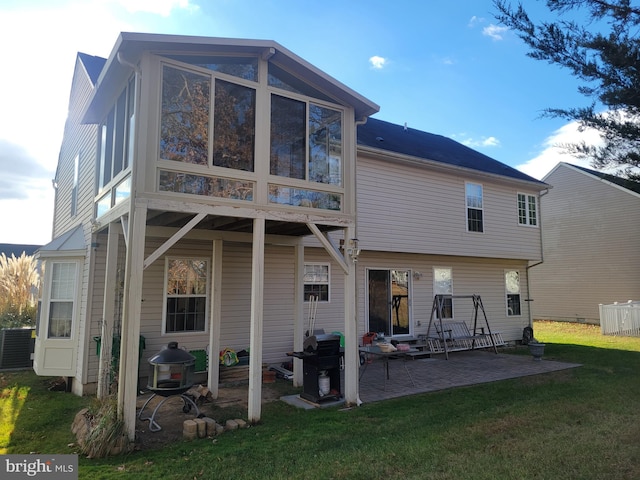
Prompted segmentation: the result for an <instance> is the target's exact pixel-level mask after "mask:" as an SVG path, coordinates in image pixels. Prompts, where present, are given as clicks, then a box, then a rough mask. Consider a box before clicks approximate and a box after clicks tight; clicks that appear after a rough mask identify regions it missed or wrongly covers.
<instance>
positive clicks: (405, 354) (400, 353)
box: [359, 345, 420, 392]
mask: <svg viewBox="0 0 640 480" xmlns="http://www.w3.org/2000/svg"><path fill="white" fill-rule="evenodd" d="M359 350H360V353H364V354H367V355H375V356H377V357H380V358H381V359H382V362H383V372H382V373H383V375H384V390H385V392H386V391H387V380H389V358H390V357H402V366H403V367H404V370H405V372H407V376H408V377H409V380H411V384H412V385H413V386H414V387H415V386H416V383H415V382H414V381H413V377H412V376H411V373H410V372H409V369H408V368H407V358H413V354H415V353H418V352H419V351H420V350H418V349H417V348H410V349H409V350H396V351H395V352H383V351H382V350H381V349H380V347H378V346H376V345H371V346H369V345H368V346H366V347H360V348H359ZM367 363H368V362H365V363H364V368H363V369H362V372H360V378H362V375H364V372H365V370H366V369H367Z"/></svg>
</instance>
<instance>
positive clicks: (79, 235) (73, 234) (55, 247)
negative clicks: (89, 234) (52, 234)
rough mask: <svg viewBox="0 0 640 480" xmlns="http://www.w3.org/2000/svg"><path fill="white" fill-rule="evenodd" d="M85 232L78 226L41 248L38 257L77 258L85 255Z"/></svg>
mask: <svg viewBox="0 0 640 480" xmlns="http://www.w3.org/2000/svg"><path fill="white" fill-rule="evenodd" d="M85 250H86V249H85V243H84V230H83V228H82V225H77V226H76V227H74V228H72V229H71V230H68V231H66V232H65V233H63V234H62V235H60V236H59V237H56V238H54V239H53V240H51V241H50V242H49V243H47V244H46V245H44V246H43V247H40V248H39V249H38V251H37V252H36V256H38V257H57V256H77V255H84V254H85Z"/></svg>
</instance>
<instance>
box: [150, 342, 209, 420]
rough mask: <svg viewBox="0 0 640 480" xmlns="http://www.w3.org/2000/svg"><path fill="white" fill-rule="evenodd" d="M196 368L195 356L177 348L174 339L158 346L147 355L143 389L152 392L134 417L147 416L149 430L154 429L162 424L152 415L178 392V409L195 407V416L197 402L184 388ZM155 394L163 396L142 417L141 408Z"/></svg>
mask: <svg viewBox="0 0 640 480" xmlns="http://www.w3.org/2000/svg"><path fill="white" fill-rule="evenodd" d="M195 368H196V357H194V356H193V355H191V354H190V353H189V352H187V351H186V350H183V349H181V348H178V342H169V344H168V345H167V346H166V348H163V349H162V350H160V352H158V353H156V354H155V355H154V356H153V357H151V358H150V359H149V378H148V381H147V389H149V391H150V392H152V393H153V394H152V395H151V397H149V399H148V400H147V401H146V402H145V403H144V405H143V406H142V408H141V409H140V412H139V413H138V418H139V419H140V420H149V430H150V431H152V432H157V431H159V430H162V427H160V425H158V423H157V422H156V421H155V416H156V413H157V412H158V410H159V409H160V407H161V406H162V404H163V403H164V402H165V401H167V400H168V399H169V397H171V396H174V395H180V398H182V402H183V406H182V411H183V412H184V413H189V412H190V411H191V408H195V410H196V416H197V415H199V414H200V411H199V410H198V407H197V405H196V404H195V402H194V401H193V399H192V398H191V397H189V396H188V395H185V392H186V391H187V390H189V389H190V388H191V387H192V386H193V376H194V372H195ZM156 395H160V396H162V397H165V398H164V399H163V400H162V401H161V402H160V403H158V405H157V406H156V408H155V409H154V411H153V414H152V415H151V416H150V417H143V416H142V412H144V409H145V408H146V407H147V405H148V404H149V402H150V401H151V400H152V399H153V398H155V396H156Z"/></svg>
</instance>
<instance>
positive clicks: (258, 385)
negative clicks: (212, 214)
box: [248, 218, 266, 423]
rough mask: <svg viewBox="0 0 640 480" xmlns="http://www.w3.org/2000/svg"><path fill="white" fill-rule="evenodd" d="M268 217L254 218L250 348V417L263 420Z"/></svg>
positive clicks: (251, 420)
mask: <svg viewBox="0 0 640 480" xmlns="http://www.w3.org/2000/svg"><path fill="white" fill-rule="evenodd" d="M265 223H266V222H265V219H264V218H256V219H255V220H254V221H253V251H252V267H251V332H250V340H249V348H250V351H251V355H250V356H249V405H248V418H249V421H250V422H252V423H256V422H258V421H259V420H260V415H261V408H262V337H263V334H262V333H263V317H264V311H263V307H264V230H265Z"/></svg>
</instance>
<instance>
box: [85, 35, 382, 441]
mask: <svg viewBox="0 0 640 480" xmlns="http://www.w3.org/2000/svg"><path fill="white" fill-rule="evenodd" d="M377 110H378V107H377V105H375V104H374V103H372V102H370V101H369V100H367V99H365V98H363V97H362V96H360V95H359V94H357V93H356V92H354V91H352V90H350V89H349V88H348V87H346V86H344V85H342V84H340V83H339V82H337V81H336V80H335V79H333V78H331V77H329V76H328V75H326V74H325V73H323V72H321V71H320V70H318V69H316V68H315V67H313V66H312V65H310V64H308V63H307V62H306V61H304V60H303V59H301V58H299V57H297V56H296V55H294V54H293V53H291V52H289V51H288V50H286V49H285V48H283V47H281V46H280V45H278V44H277V43H275V42H272V41H261V40H256V41H253V40H230V39H219V38H218V39H217V38H201V37H175V36H165V35H148V34H130V33H123V34H121V36H120V38H119V40H118V42H117V43H116V46H115V48H114V50H113V52H112V54H111V56H110V58H109V59H108V60H107V62H106V64H105V66H104V69H103V71H102V73H101V76H100V78H99V80H98V83H97V85H96V89H95V91H94V93H93V96H92V98H91V100H90V102H89V107H88V109H87V111H86V112H85V115H84V121H85V122H86V123H92V124H98V125H99V128H98V131H99V134H98V137H99V138H98V149H97V155H96V169H97V172H96V177H97V178H96V182H97V194H96V196H95V214H94V218H92V219H91V221H92V231H93V234H94V239H98V238H99V239H101V241H100V242H96V243H97V244H100V243H105V244H106V251H105V253H104V256H105V267H104V269H105V273H104V275H105V284H107V285H108V284H109V279H115V278H116V275H117V272H118V271H119V270H123V271H124V278H123V288H122V296H123V298H122V305H123V307H122V314H121V315H120V314H119V313H118V312H117V311H115V309H116V307H115V305H116V304H118V305H119V303H118V302H116V298H115V297H116V296H117V292H113V291H112V290H113V289H109V288H105V289H104V292H103V295H104V298H103V304H104V306H103V315H102V317H103V319H104V321H103V322H102V329H103V333H104V335H103V338H104V339H105V340H106V339H107V338H108V335H107V332H110V331H112V329H113V325H110V322H113V321H121V327H120V328H121V335H122V342H121V354H120V374H119V376H120V381H119V389H118V399H119V407H120V409H121V411H122V412H123V414H124V418H125V421H126V423H127V425H128V428H129V433H130V436H132V435H133V426H134V424H135V422H134V419H135V397H136V393H137V385H136V383H137V380H138V379H137V376H138V374H137V372H138V358H139V342H138V337H139V335H140V317H141V314H142V313H143V311H144V309H146V308H148V306H147V305H143V304H142V303H143V294H142V292H143V288H144V285H145V283H146V282H147V280H148V279H147V278H145V273H144V272H145V271H146V270H147V268H149V267H150V266H151V265H153V264H154V262H158V261H160V259H161V258H164V256H165V255H166V254H167V252H168V251H169V250H170V249H171V248H172V247H175V246H177V245H180V244H181V242H185V241H188V240H198V241H206V242H210V251H211V265H210V266H208V267H207V268H209V269H210V272H211V282H209V283H208V284H206V287H205V288H207V289H208V292H207V294H208V296H209V299H210V301H208V302H207V303H206V304H203V305H205V306H204V307H198V308H197V309H196V310H197V312H190V313H191V314H193V313H196V314H201V315H202V318H203V319H204V318H206V322H207V326H208V328H207V329H206V332H207V333H208V335H209V342H210V348H211V351H217V350H218V349H219V347H220V338H219V336H220V328H221V325H222V322H223V321H224V320H223V319H222V318H221V303H223V302H224V299H223V298H222V297H221V295H220V288H221V286H220V268H221V263H222V259H223V250H224V248H225V247H224V245H225V242H240V243H245V244H248V245H250V246H251V250H250V252H251V253H250V255H251V280H250V283H251V300H250V302H251V308H250V311H251V321H250V334H249V336H250V348H251V364H250V368H249V419H250V420H252V421H256V420H258V419H259V418H260V388H261V386H260V385H261V364H262V361H261V358H262V348H263V338H262V333H263V332H262V328H263V326H262V315H263V304H264V262H265V245H267V246H268V245H289V246H291V247H293V249H292V251H293V252H294V253H293V254H294V256H295V264H296V269H295V278H296V281H295V289H296V295H295V296H294V298H295V299H296V300H295V301H294V302H293V303H294V304H293V305H291V306H290V308H291V309H292V312H293V318H295V319H296V320H295V325H292V326H291V327H292V331H293V345H294V348H298V349H299V348H301V347H302V342H303V325H302V318H303V292H302V290H303V283H302V274H301V272H302V267H303V265H304V247H303V243H302V238H303V237H304V236H308V235H314V236H315V238H317V240H318V241H319V242H320V244H321V245H322V246H323V247H324V248H325V250H326V251H327V252H328V253H329V255H330V256H331V258H332V259H333V260H334V261H336V262H337V264H338V265H339V266H340V267H341V269H342V270H343V272H344V278H345V282H344V288H345V298H347V299H349V301H345V312H344V318H345V328H344V330H345V331H344V334H345V339H346V345H347V348H346V349H345V350H346V351H345V363H346V365H347V367H346V372H345V375H346V381H345V399H346V401H347V402H349V403H356V402H357V398H358V392H357V389H358V381H357V368H358V359H357V339H356V321H355V311H354V310H355V307H354V301H355V281H354V278H353V277H354V273H353V270H354V268H353V258H350V257H349V255H347V254H346V253H345V252H347V251H348V250H349V248H348V247H349V245H350V244H353V242H354V241H355V239H356V232H355V224H356V223H355V212H356V208H355V187H354V186H355V155H356V140H355V137H356V125H357V122H361V121H366V118H367V117H368V116H369V115H371V114H373V113H375V112H376V111H377ZM330 231H339V232H340V231H341V234H340V233H339V234H338V237H340V238H341V241H342V242H343V243H344V245H345V248H343V249H341V248H340V246H338V245H336V244H335V241H334V240H332V238H331V237H329V236H328V235H327V233H328V232H330ZM152 239H153V241H152ZM102 240H104V242H102ZM151 245H152V246H153V247H152V248H151V250H150V246H151ZM123 247H124V250H123ZM350 251H351V252H352V253H353V252H354V251H355V249H351V250H350ZM85 281H88V280H87V279H85ZM185 315H186V314H185ZM120 318H121V320H119V319H120ZM114 319H115V320H114ZM198 321H200V320H198ZM350 347H353V348H350ZM108 351H109V348H108V345H103V348H102V352H108ZM213 361H214V360H213V359H211V358H210V365H209V369H208V372H209V374H208V375H209V378H208V381H209V384H210V385H211V386H212V387H213V388H212V390H213V391H214V393H215V390H216V388H217V383H218V377H217V375H218V373H217V372H218V369H217V368H212V367H213V366H214V364H212V363H211V362H213ZM297 362H299V361H296V363H297ZM103 363H105V362H103V361H101V362H100V364H101V365H102V364H103ZM295 370H296V379H297V382H298V383H301V371H300V367H299V366H297V367H296V368H295ZM101 378H103V375H100V376H99V384H98V388H99V390H100V389H101V388H104V386H102V387H101V385H100V382H101V380H100V379H101Z"/></svg>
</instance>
